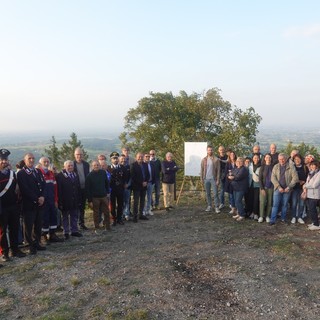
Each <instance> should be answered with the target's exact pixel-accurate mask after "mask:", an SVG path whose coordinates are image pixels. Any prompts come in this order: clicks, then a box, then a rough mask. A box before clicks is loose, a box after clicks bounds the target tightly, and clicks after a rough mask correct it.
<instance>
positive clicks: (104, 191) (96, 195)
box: [86, 160, 110, 233]
mask: <svg viewBox="0 0 320 320" xmlns="http://www.w3.org/2000/svg"><path fill="white" fill-rule="evenodd" d="M86 194H87V198H88V204H89V207H90V208H91V209H92V210H93V222H94V229H95V233H99V231H98V229H99V222H100V211H101V212H102V214H103V217H104V219H103V225H104V228H105V229H106V230H110V217H109V208H108V207H109V198H110V186H109V180H108V177H107V175H106V172H105V170H102V169H101V167H100V164H99V162H98V161H96V160H95V161H92V171H91V172H90V173H89V174H88V176H87V178H86Z"/></svg>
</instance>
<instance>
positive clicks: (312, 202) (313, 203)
mask: <svg viewBox="0 0 320 320" xmlns="http://www.w3.org/2000/svg"><path fill="white" fill-rule="evenodd" d="M318 201H319V199H310V198H308V199H307V203H308V209H309V213H310V216H311V221H312V223H313V224H314V225H315V226H319V218H318V212H317V204H318Z"/></svg>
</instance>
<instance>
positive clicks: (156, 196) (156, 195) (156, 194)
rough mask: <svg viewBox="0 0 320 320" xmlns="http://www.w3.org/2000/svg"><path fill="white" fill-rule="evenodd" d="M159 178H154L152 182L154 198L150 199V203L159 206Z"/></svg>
mask: <svg viewBox="0 0 320 320" xmlns="http://www.w3.org/2000/svg"><path fill="white" fill-rule="evenodd" d="M160 186H161V185H160V179H156V181H155V183H154V200H153V198H152V199H151V205H152V206H153V207H159V201H160Z"/></svg>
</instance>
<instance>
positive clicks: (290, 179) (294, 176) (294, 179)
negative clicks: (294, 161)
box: [271, 163, 299, 190]
mask: <svg viewBox="0 0 320 320" xmlns="http://www.w3.org/2000/svg"><path fill="white" fill-rule="evenodd" d="M285 166H286V171H285V174H284V176H285V179H286V185H287V187H288V188H289V189H290V190H292V188H293V187H294V186H295V185H296V183H298V182H299V177H298V173H297V170H296V168H295V167H294V166H292V165H289V163H286V164H285ZM279 181H280V164H279V163H277V164H276V165H275V166H274V167H273V169H272V174H271V182H272V183H273V186H274V190H277V189H278V188H279V187H280V183H279Z"/></svg>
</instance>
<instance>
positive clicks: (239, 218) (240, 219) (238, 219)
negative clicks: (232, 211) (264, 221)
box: [236, 216, 244, 221]
mask: <svg viewBox="0 0 320 320" xmlns="http://www.w3.org/2000/svg"><path fill="white" fill-rule="evenodd" d="M242 220H244V217H241V216H239V217H238V218H237V220H236V221H242Z"/></svg>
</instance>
